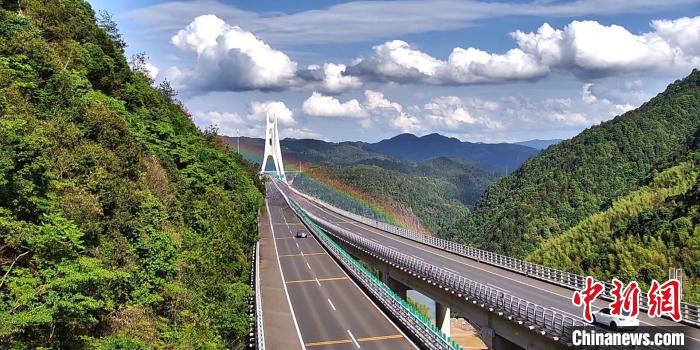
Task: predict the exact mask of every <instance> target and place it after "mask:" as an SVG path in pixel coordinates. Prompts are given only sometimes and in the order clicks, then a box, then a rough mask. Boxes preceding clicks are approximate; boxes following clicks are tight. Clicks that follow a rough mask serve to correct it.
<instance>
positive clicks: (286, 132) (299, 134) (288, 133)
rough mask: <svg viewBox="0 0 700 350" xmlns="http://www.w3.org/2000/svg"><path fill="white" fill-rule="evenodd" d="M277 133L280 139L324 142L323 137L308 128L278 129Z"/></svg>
mask: <svg viewBox="0 0 700 350" xmlns="http://www.w3.org/2000/svg"><path fill="white" fill-rule="evenodd" d="M279 132H280V138H282V139H284V138H287V137H290V138H295V139H316V140H325V137H323V135H321V134H319V133H317V132H315V131H313V130H310V129H308V128H284V129H280V130H279Z"/></svg>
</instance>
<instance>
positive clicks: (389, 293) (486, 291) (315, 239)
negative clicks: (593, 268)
mask: <svg viewBox="0 0 700 350" xmlns="http://www.w3.org/2000/svg"><path fill="white" fill-rule="evenodd" d="M276 135H277V123H276V120H270V119H269V118H268V121H267V136H266V142H265V159H267V158H268V156H272V158H273V162H274V165H275V169H276V170H275V172H274V175H273V176H270V175H267V179H268V180H269V181H268V182H267V198H266V205H265V210H264V211H263V213H262V215H261V216H260V218H261V220H260V223H259V231H260V236H261V240H260V242H259V244H258V245H257V246H256V259H255V264H254V273H253V274H252V275H253V276H255V278H254V279H253V281H254V288H255V290H256V293H255V302H254V303H253V305H252V306H251V309H252V310H253V312H254V315H255V322H253V324H254V332H253V333H252V334H251V335H252V338H253V339H254V340H255V341H254V342H253V346H255V347H256V348H258V349H265V348H269V349H307V348H312V349H315V348H318V349H361V348H365V349H415V348H421V349H435V350H457V349H459V348H460V347H459V346H458V345H457V344H456V343H455V342H453V341H452V340H451V339H450V338H449V334H450V316H451V313H452V312H453V310H454V311H455V312H456V313H458V314H459V315H460V316H462V317H464V318H465V319H467V320H468V321H469V322H470V323H471V324H472V325H473V326H474V327H475V328H476V329H477V330H478V332H479V334H480V337H481V338H482V340H483V341H484V342H485V343H486V344H487V345H488V347H489V348H493V349H497V350H510V349H563V348H567V347H570V346H571V345H572V331H573V330H574V329H575V328H577V327H585V328H586V329H587V330H595V331H598V332H605V331H606V330H604V329H601V328H599V327H597V326H594V325H590V324H588V323H586V322H584V321H583V320H582V318H581V310H580V308H579V307H575V306H574V305H573V304H572V302H571V299H572V293H573V291H574V290H579V289H582V287H583V284H584V280H585V277H584V276H580V275H576V274H572V273H568V272H564V271H560V270H556V269H552V268H548V267H545V266H541V265H536V264H533V263H529V262H526V261H523V260H519V259H514V258H511V257H507V256H502V255H498V254H494V253H491V252H488V251H483V250H480V249H476V248H473V247H467V246H463V245H460V244H457V243H455V242H450V241H447V240H444V239H440V238H437V237H433V236H428V235H424V234H420V233H416V232H411V231H408V230H405V229H403V228H399V227H395V226H392V225H389V224H386V223H383V222H378V221H375V220H371V219H368V218H365V217H361V216H359V215H356V214H353V213H349V212H346V211H344V210H341V209H339V208H336V207H334V206H332V205H330V204H328V203H325V202H323V201H320V200H318V199H316V198H314V197H311V196H309V195H307V194H304V193H301V192H299V191H297V190H295V189H293V188H291V187H290V186H289V185H288V184H287V182H286V178H285V173H284V170H283V165H282V158H281V152H280V146H279V138H278V137H277V136H276ZM275 155H276V156H275ZM264 170H265V167H264V165H263V168H262V173H261V174H263V173H265V171H264ZM299 230H306V231H307V232H311V233H312V234H311V235H310V236H309V237H308V238H297V237H296V233H297V232H298V231H299ZM408 290H416V291H418V292H420V293H421V294H423V295H426V296H428V297H430V298H431V299H433V300H434V301H435V303H436V308H435V311H436V312H435V313H436V315H435V324H433V323H432V322H431V320H429V319H427V318H426V317H424V316H422V315H420V314H419V313H418V312H417V311H416V310H415V309H414V308H413V307H411V306H410V305H408V303H407V302H406V297H407V291H408ZM610 290H611V286H610V284H609V283H608V284H606V288H605V292H604V293H603V294H602V297H603V298H602V299H608V300H609V299H610ZM608 300H601V299H598V300H597V301H596V302H595V303H594V305H593V308H594V310H599V309H601V308H604V307H607V306H608V304H609V301H608ZM639 301H640V307H641V308H642V309H646V308H648V304H649V303H648V300H647V299H646V295H643V294H642V295H640V299H639ZM681 306H682V307H681V312H682V316H683V322H684V323H685V324H686V325H690V326H684V327H681V326H680V324H679V323H676V322H674V321H672V320H669V319H665V318H650V317H647V315H646V314H645V313H644V312H640V316H639V320H640V324H641V325H642V326H653V327H655V329H657V330H665V331H670V332H683V333H684V334H685V345H686V348H687V349H700V329H699V328H698V327H699V326H700V308H699V307H698V306H697V305H691V304H686V303H683V304H682V305H681ZM266 332H267V335H265V334H266ZM597 348H602V347H597ZM638 348H640V347H638ZM649 348H651V349H657V348H654V347H649Z"/></svg>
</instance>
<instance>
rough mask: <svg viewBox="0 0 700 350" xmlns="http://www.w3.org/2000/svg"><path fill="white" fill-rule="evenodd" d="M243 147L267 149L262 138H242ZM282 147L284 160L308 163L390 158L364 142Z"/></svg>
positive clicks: (301, 142) (286, 143)
mask: <svg viewBox="0 0 700 350" xmlns="http://www.w3.org/2000/svg"><path fill="white" fill-rule="evenodd" d="M223 138H224V141H225V142H226V143H228V144H230V145H233V146H235V145H236V143H237V141H238V140H236V138H235V137H226V136H224V137H223ZM240 144H241V147H247V148H249V149H255V150H257V151H258V152H259V153H260V156H261V157H262V152H263V150H264V149H265V142H264V140H263V139H260V138H252V137H241V138H240ZM280 146H282V158H283V159H285V160H287V159H290V160H292V159H293V160H297V161H302V162H308V163H317V164H320V163H331V164H349V163H355V162H359V161H363V160H366V159H380V160H385V159H389V158H390V157H389V156H387V155H385V154H382V153H378V152H374V151H372V150H370V149H367V148H366V147H364V144H363V143H362V142H339V143H334V142H326V141H322V140H314V139H290V138H287V139H284V140H281V141H280Z"/></svg>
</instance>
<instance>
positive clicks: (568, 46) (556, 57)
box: [511, 17, 700, 76]
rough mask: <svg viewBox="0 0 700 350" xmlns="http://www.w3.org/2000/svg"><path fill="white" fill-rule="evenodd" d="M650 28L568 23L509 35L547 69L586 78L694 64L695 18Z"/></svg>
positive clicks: (656, 23) (698, 19) (697, 22)
mask: <svg viewBox="0 0 700 350" xmlns="http://www.w3.org/2000/svg"><path fill="white" fill-rule="evenodd" d="M652 27H653V28H654V29H655V30H656V31H652V32H648V33H642V34H638V35H637V34H633V33H630V32H629V31H628V30H627V29H626V28H624V27H622V26H618V25H609V26H606V25H603V24H600V23H598V22H596V21H573V22H571V23H569V24H568V25H567V26H566V27H564V29H554V28H552V27H551V26H550V25H549V24H547V23H545V24H543V25H542V26H541V27H540V28H539V29H538V30H537V32H536V33H524V32H521V31H516V32H514V33H511V36H512V37H513V38H514V39H515V40H516V42H517V44H518V46H519V47H520V48H521V49H522V50H523V51H524V52H526V53H527V54H529V55H532V56H533V57H535V58H536V59H538V60H539V61H540V62H541V63H542V64H545V65H547V66H549V67H551V68H556V69H564V70H571V71H573V72H574V73H576V74H578V75H581V76H586V75H595V76H609V75H615V74H618V73H623V72H631V71H648V70H664V69H674V68H681V69H687V68H692V67H695V66H697V65H698V64H699V63H700V58H698V57H697V52H696V50H697V49H698V48H700V44H698V41H697V40H696V41H695V42H692V40H693V39H696V38H697V37H698V34H697V31H698V30H700V17H695V18H692V19H690V18H681V19H678V20H672V21H668V20H663V21H654V22H653V23H652Z"/></svg>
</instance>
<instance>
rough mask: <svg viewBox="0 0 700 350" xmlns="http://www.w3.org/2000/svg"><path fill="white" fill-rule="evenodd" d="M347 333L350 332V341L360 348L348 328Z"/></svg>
mask: <svg viewBox="0 0 700 350" xmlns="http://www.w3.org/2000/svg"><path fill="white" fill-rule="evenodd" d="M348 334H350V339H352V342H353V343H354V344H355V346H356V347H357V348H358V349H359V348H360V344H358V343H357V339H355V336H354V335H352V333H351V332H350V330H349V329H348Z"/></svg>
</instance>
